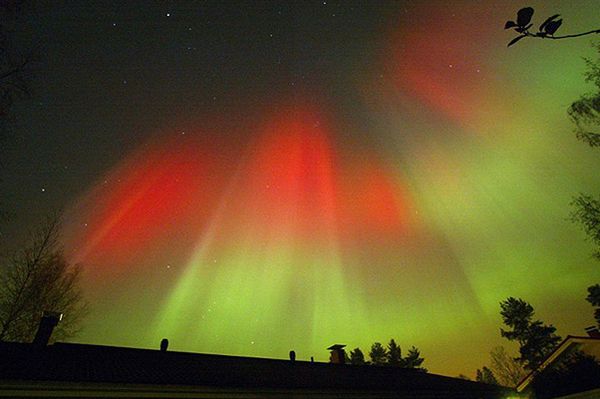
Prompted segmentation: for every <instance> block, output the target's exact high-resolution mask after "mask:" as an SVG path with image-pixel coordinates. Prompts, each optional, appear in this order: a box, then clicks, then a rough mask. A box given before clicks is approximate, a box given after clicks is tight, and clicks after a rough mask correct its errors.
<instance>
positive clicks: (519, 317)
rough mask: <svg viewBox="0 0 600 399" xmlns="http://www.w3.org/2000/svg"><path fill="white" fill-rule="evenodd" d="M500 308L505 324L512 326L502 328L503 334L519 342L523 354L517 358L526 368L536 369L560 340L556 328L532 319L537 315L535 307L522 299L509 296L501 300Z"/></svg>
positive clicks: (520, 351)
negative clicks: (505, 328)
mask: <svg viewBox="0 0 600 399" xmlns="http://www.w3.org/2000/svg"><path fill="white" fill-rule="evenodd" d="M500 308H501V311H500V314H501V315H502V319H503V321H504V324H506V325H507V326H508V327H510V328H511V329H510V330H504V329H502V328H501V329H500V333H501V335H502V336H503V337H505V338H507V339H508V340H510V341H517V342H518V343H519V353H520V354H521V356H520V357H519V358H518V359H517V360H519V361H520V362H521V363H522V364H523V366H524V367H525V368H526V369H528V370H535V369H536V368H537V366H539V364H540V363H541V362H542V360H543V359H544V357H546V355H548V354H549V353H550V352H551V351H552V350H553V349H554V348H555V347H556V345H557V344H558V342H559V341H560V337H559V336H557V335H556V334H555V331H556V328H555V327H553V326H552V325H549V326H547V325H545V324H543V323H542V321H540V320H535V321H532V319H533V316H534V315H535V312H534V310H533V307H532V306H531V305H530V304H529V303H527V302H525V301H524V300H522V299H519V298H512V297H509V298H507V299H506V300H505V301H502V302H500Z"/></svg>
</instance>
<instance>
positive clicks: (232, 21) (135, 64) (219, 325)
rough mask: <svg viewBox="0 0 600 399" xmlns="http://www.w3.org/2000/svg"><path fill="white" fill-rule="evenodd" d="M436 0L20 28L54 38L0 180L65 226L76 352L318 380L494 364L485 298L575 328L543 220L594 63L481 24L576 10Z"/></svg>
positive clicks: (572, 291)
mask: <svg viewBox="0 0 600 399" xmlns="http://www.w3.org/2000/svg"><path fill="white" fill-rule="evenodd" d="M447 3H450V2H442V1H439V2H432V1H413V2H390V3H387V2H385V3H384V2H335V1H326V2H325V1H319V2H311V3H308V2H306V3H305V2H265V3H259V4H258V5H256V4H254V3H243V4H242V5H235V6H234V5H233V3H231V4H229V5H218V4H217V3H207V4H204V3H202V4H200V5H191V4H187V3H183V4H182V3H173V4H171V3H169V4H167V3H154V4H152V5H150V6H148V7H136V6H134V5H129V6H119V7H117V6H114V5H111V4H110V3H106V4H104V5H102V6H100V5H99V6H97V7H93V6H89V7H83V6H81V7H79V8H74V9H61V8H60V7H59V8H51V7H50V8H49V9H47V10H46V9H43V10H41V11H39V14H38V15H36V17H35V18H38V21H37V25H36V26H38V28H37V29H40V31H41V32H43V33H44V34H46V35H48V34H49V33H54V34H56V35H58V36H57V37H56V36H55V38H56V40H53V42H52V43H47V46H48V50H47V59H46V64H45V66H46V70H44V69H43V68H42V69H41V70H42V72H41V74H40V75H41V76H37V77H36V79H37V80H38V83H39V86H40V88H39V89H38V93H39V94H37V93H36V95H38V96H39V98H40V99H39V100H36V101H35V102H34V104H33V105H32V104H29V105H20V107H21V108H20V109H19V112H20V115H23V118H22V119H25V120H26V122H21V124H20V125H18V126H17V131H18V132H20V133H18V134H16V135H15V136H13V137H12V138H10V137H9V139H8V140H9V147H8V160H7V165H6V171H5V175H6V177H5V181H6V183H5V184H6V186H7V187H9V188H10V189H11V190H12V191H11V195H10V196H9V198H10V199H12V202H13V203H15V204H17V203H18V205H14V209H13V210H12V211H13V213H14V214H16V215H17V216H22V217H20V219H19V218H18V220H22V221H26V222H27V224H29V225H32V226H33V224H34V221H35V218H36V217H37V218H39V217H41V216H42V215H43V214H44V212H48V211H49V210H50V209H56V208H58V207H62V208H64V209H65V225H64V241H65V248H66V251H67V253H68V255H69V258H70V259H71V260H72V261H74V262H81V263H82V264H83V265H84V267H85V275H84V278H85V281H84V287H85V292H86V295H87V296H88V299H89V301H90V302H91V305H92V307H91V312H90V315H89V317H88V319H87V321H86V324H85V327H84V329H83V331H82V332H81V334H80V335H79V336H78V337H76V339H75V340H76V341H78V342H85V343H98V344H109V345H124V346H135V347H158V344H159V342H160V339H161V338H163V337H167V338H169V341H170V342H171V346H170V347H171V348H173V350H180V351H194V352H211V353H223V354H235V355H247V356H260V357H276V358H285V357H287V354H288V352H289V350H290V349H294V350H295V351H296V353H297V356H298V359H302V360H305V359H309V358H310V357H311V356H314V357H315V359H316V360H321V361H325V360H326V359H327V356H328V353H327V351H326V350H325V348H326V347H327V346H329V345H331V344H333V343H344V344H347V345H348V346H349V348H354V347H356V346H359V347H361V349H363V351H364V352H365V353H366V352H368V349H369V347H370V345H371V344H372V343H373V342H375V341H380V342H387V341H388V340H389V339H390V338H392V337H393V338H395V339H396V341H397V342H399V343H400V345H401V346H402V349H403V350H404V351H406V350H408V348H409V347H410V346H411V345H415V346H417V347H418V348H419V349H420V350H421V352H422V354H423V356H424V357H425V359H426V360H425V363H424V366H425V367H427V368H428V369H429V370H430V371H432V372H436V373H442V374H448V375H457V374H459V373H463V374H468V375H472V374H473V373H474V371H475V369H477V368H480V367H482V366H483V365H485V364H486V363H488V361H489V360H488V353H489V351H490V350H491V349H492V348H493V347H494V346H496V345H500V344H504V345H505V346H507V347H508V348H511V349H513V347H512V346H511V345H510V344H507V343H506V342H503V340H502V339H501V338H500V333H499V328H500V324H501V319H500V316H499V305H498V303H499V302H500V301H501V300H503V299H505V298H506V297H507V296H516V297H522V298H523V299H525V300H527V301H529V302H531V303H532V305H533V306H534V307H535V309H536V311H537V316H538V317H540V318H541V319H542V320H544V321H545V322H547V323H552V324H554V325H555V326H556V327H557V328H558V333H559V334H561V335H563V336H566V335H567V334H573V335H576V334H582V333H583V328H584V327H586V326H588V325H590V324H592V322H593V318H592V308H591V306H589V304H588V303H586V302H585V300H584V298H585V295H586V287H587V286H589V285H591V284H594V283H597V282H598V280H600V269H599V268H598V265H597V264H595V263H594V260H593V259H592V258H591V256H590V253H591V247H590V245H589V244H588V243H586V241H585V236H584V234H583V233H582V232H581V231H580V230H579V229H578V227H577V226H576V225H573V224H572V223H571V222H570V221H569V220H568V216H569V210H570V209H569V206H568V204H569V202H570V200H571V198H572V197H573V196H574V195H576V194H577V193H578V192H596V191H597V188H598V187H600V173H598V171H599V170H600V157H599V156H598V153H597V151H596V153H594V151H593V150H592V149H590V148H588V147H586V146H585V145H584V144H583V143H580V142H577V140H576V139H575V137H574V135H573V134H572V133H571V131H572V126H571V124H570V122H569V120H568V118H567V115H566V109H567V107H568V106H569V104H570V103H571V102H572V101H573V100H575V99H576V98H577V97H578V96H579V95H580V94H582V93H584V92H586V91H588V90H590V89H591V86H589V85H588V84H586V83H585V82H584V79H583V71H584V70H585V63H584V62H583V60H582V58H581V57H584V56H587V57H594V52H593V49H592V48H591V46H590V40H589V39H587V38H579V39H574V40H570V41H569V40H566V41H542V40H537V41H535V40H523V41H521V42H519V43H518V45H515V46H514V47H511V48H510V49H507V48H506V43H507V42H508V41H509V40H510V39H511V38H512V36H511V33H510V32H505V31H503V30H502V27H503V25H504V22H505V21H506V20H507V19H510V18H512V17H513V14H514V13H516V10H518V9H519V8H520V7H522V6H525V5H530V6H532V7H534V8H535V9H536V16H534V21H537V22H538V23H539V22H541V20H542V18H544V17H545V16H549V15H551V14H554V13H561V14H562V15H563V18H564V20H565V23H564V25H563V27H562V28H561V29H564V30H565V32H567V31H569V30H570V31H577V30H587V29H592V28H597V27H598V26H597V25H598V24H599V23H600V19H599V18H598V17H599V16H600V14H599V13H598V7H597V6H598V3H597V1H580V2H577V6H575V5H573V4H572V3H569V2H562V3H561V2H558V1H544V2H533V3H529V4H522V3H519V2H514V1H510V2H509V1H503V2H498V3H494V5H490V4H487V3H485V2H475V1H460V2H452V3H453V4H447ZM61 7H66V8H68V6H61ZM141 8H143V9H141ZM32 29H33V28H32ZM33 31H34V32H35V30H33ZM77 32H79V33H81V32H84V33H81V35H78V34H77ZM50 36H52V35H50ZM65 38H68V40H67V39H65ZM54 42H57V43H54ZM69 74H70V75H69ZM64 82H69V84H63V83H64ZM34 98H35V97H34ZM57 114H58V115H62V116H60V117H56V115H57ZM29 115H34V116H29ZM18 129H21V130H18ZM42 132H45V133H44V134H42ZM28 135H31V136H32V137H34V138H32V139H31V140H30V141H27V140H21V139H19V138H20V137H29V136H28ZM10 140H12V142H11V141H10ZM23 159H27V160H32V159H33V161H31V162H32V163H31V164H29V165H28V166H23V164H24V163H25V161H23ZM49 165H50V166H49ZM42 188H43V191H42ZM594 190H595V191H594ZM25 198H26V199H25ZM32 209H33V211H32ZM9 227H11V228H12V229H13V230H14V231H17V229H22V228H23V226H17V223H14V222H11V224H9Z"/></svg>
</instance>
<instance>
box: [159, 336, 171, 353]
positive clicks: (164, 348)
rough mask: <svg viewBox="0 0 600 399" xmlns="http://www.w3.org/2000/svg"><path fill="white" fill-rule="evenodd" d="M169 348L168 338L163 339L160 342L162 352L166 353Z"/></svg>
mask: <svg viewBox="0 0 600 399" xmlns="http://www.w3.org/2000/svg"><path fill="white" fill-rule="evenodd" d="M168 347H169V340H168V339H166V338H163V339H162V340H161V341H160V351H161V352H166V351H167V348H168Z"/></svg>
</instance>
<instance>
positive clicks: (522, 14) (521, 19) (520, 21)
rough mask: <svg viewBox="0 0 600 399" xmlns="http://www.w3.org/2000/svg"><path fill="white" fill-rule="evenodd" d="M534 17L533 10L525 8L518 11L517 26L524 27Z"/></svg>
mask: <svg viewBox="0 0 600 399" xmlns="http://www.w3.org/2000/svg"><path fill="white" fill-rule="evenodd" d="M532 16H533V8H531V7H525V8H521V9H520V10H519V11H517V25H519V26H521V27H524V26H525V25H527V24H528V23H529V22H530V21H531V17H532Z"/></svg>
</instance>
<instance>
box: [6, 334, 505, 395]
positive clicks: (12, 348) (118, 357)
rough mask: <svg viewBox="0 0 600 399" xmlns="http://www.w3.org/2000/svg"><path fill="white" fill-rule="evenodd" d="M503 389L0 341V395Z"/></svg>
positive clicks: (379, 373) (394, 371)
mask: <svg viewBox="0 0 600 399" xmlns="http://www.w3.org/2000/svg"><path fill="white" fill-rule="evenodd" d="M511 393H513V391H512V390H510V389H507V388H503V387H498V386H493V385H487V384H482V383H477V382H473V381H465V380H461V379H458V378H451V377H445V376H440V375H435V374H429V373H425V372H422V371H417V370H413V369H403V368H397V367H378V366H354V365H337V364H330V363H320V362H305V361H295V362H291V361H288V360H276V359H264V358H251V357H239V356H224V355H212V354H197V353H186V352H171V351H159V350H150V349H135V348H125V347H114V346H100V345H83V344H70V343H55V344H53V345H49V346H44V347H36V346H35V345H31V344H21V343H0V397H1V396H11V397H19V396H27V395H35V396H48V395H60V396H72V397H85V396H89V397H91V396H95V397H189V398H192V397H198V398H204V397H240V398H242V397H291V396H294V397H306V396H310V397H311V398H331V397H361V398H375V397H378V398H504V397H506V396H507V395H509V394H511ZM119 395H122V396H119Z"/></svg>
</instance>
